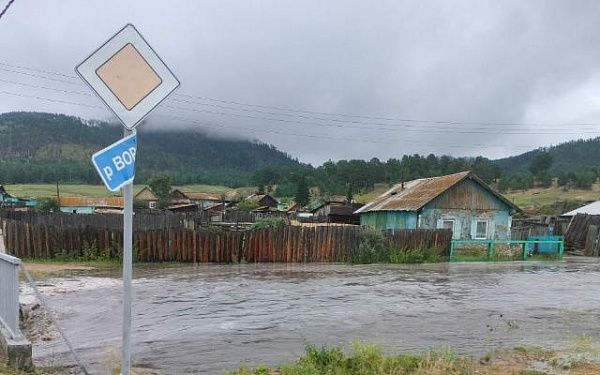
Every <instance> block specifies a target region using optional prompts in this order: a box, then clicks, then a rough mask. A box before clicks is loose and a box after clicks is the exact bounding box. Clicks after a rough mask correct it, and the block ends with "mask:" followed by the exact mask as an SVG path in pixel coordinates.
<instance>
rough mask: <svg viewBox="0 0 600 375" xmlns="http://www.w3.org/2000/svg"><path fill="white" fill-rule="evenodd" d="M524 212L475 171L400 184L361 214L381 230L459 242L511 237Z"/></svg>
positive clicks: (361, 210)
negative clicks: (444, 232)
mask: <svg viewBox="0 0 600 375" xmlns="http://www.w3.org/2000/svg"><path fill="white" fill-rule="evenodd" d="M518 211H520V210H519V208H518V207H517V206H515V205H514V204H513V203H512V202H511V201H509V200H508V199H506V198H505V197H503V196H502V195H501V194H500V193H498V192H496V191H495V190H493V189H492V188H491V187H490V186H488V185H487V184H486V183H485V182H483V181H482V180H481V179H480V178H479V177H477V176H476V175H475V174H473V173H472V172H461V173H455V174H451V175H447V176H441V177H432V178H422V179H418V180H413V181H408V182H404V183H400V184H397V185H395V186H394V187H392V188H391V189H390V190H388V191H386V192H385V193H383V194H382V195H381V196H379V197H378V198H377V199H375V200H374V201H372V202H370V203H368V204H366V205H365V206H363V207H362V208H360V209H358V210H357V211H356V213H357V214H359V215H360V223H361V225H364V226H372V227H374V228H377V229H381V230H386V229H391V230H393V229H416V228H419V229H435V228H440V229H443V228H447V229H451V230H452V233H453V238H454V239H478V240H479V239H481V240H484V239H498V240H506V239H509V238H510V228H511V223H512V216H513V215H514V214H515V213H517V212H518Z"/></svg>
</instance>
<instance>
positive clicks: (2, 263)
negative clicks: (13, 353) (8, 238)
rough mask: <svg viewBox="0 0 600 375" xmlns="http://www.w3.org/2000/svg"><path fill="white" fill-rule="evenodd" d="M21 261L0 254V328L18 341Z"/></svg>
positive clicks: (20, 337) (20, 336) (19, 336)
mask: <svg viewBox="0 0 600 375" xmlns="http://www.w3.org/2000/svg"><path fill="white" fill-rule="evenodd" d="M20 265H21V259H19V258H15V257H13V256H10V255H7V254H2V253H0V326H1V328H3V329H4V330H6V332H8V334H9V336H11V337H10V338H11V339H13V340H19V339H22V338H23V334H22V333H21V330H20V329H19V266H20Z"/></svg>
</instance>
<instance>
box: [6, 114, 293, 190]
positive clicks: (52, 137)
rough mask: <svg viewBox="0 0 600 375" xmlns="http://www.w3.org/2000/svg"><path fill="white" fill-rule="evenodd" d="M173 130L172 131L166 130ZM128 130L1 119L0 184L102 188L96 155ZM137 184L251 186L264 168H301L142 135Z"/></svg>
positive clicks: (221, 142)
mask: <svg viewBox="0 0 600 375" xmlns="http://www.w3.org/2000/svg"><path fill="white" fill-rule="evenodd" d="M165 127H166V128H168V126H165ZM121 136H122V127H121V126H120V125H116V124H109V123H105V122H99V121H84V120H81V119H79V118H76V117H72V116H66V115H61V114H50V113H35V112H11V113H4V114H0V183H4V184H18V183H20V184H23V183H52V182H55V181H57V179H58V180H59V181H61V182H63V183H88V184H98V183H100V179H99V177H97V175H96V171H95V170H94V169H93V167H92V165H91V162H90V157H91V155H92V154H93V153H94V152H96V151H98V150H100V149H102V148H103V147H106V146H107V145H109V144H111V143H113V142H115V141H117V140H118V139H120V137H121ZM138 137H139V149H138V155H139V158H138V161H137V166H136V167H137V172H136V180H137V181H139V182H140V183H143V182H144V181H145V180H146V179H147V178H148V177H149V176H151V175H152V174H153V173H157V172H163V173H167V174H169V175H170V176H171V178H172V180H173V183H174V184H191V183H195V184H220V185H227V186H232V187H236V186H245V185H248V183H249V179H250V177H251V175H252V173H253V172H254V171H255V170H257V169H261V168H267V167H284V166H298V165H300V163H299V162H298V161H297V160H295V159H292V158H291V157H290V156H289V155H287V154H286V153H284V152H281V151H279V150H277V149H276V148H275V147H274V146H271V145H268V144H264V143H259V142H251V141H247V140H231V139H223V138H213V137H209V136H207V135H206V134H203V133H201V132H197V131H192V130H168V131H148V130H143V131H140V133H139V135H138Z"/></svg>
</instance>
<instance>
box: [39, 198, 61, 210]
mask: <svg viewBox="0 0 600 375" xmlns="http://www.w3.org/2000/svg"><path fill="white" fill-rule="evenodd" d="M37 208H38V210H40V211H41V212H58V211H60V206H59V204H58V201H57V200H56V199H54V198H42V199H40V201H39V204H38V207H37Z"/></svg>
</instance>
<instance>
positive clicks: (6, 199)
mask: <svg viewBox="0 0 600 375" xmlns="http://www.w3.org/2000/svg"><path fill="white" fill-rule="evenodd" d="M35 206H37V200H35V199H22V198H17V197H15V196H13V195H11V194H9V193H8V192H7V191H6V189H5V188H4V186H2V185H0V207H27V208H33V207H35Z"/></svg>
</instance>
